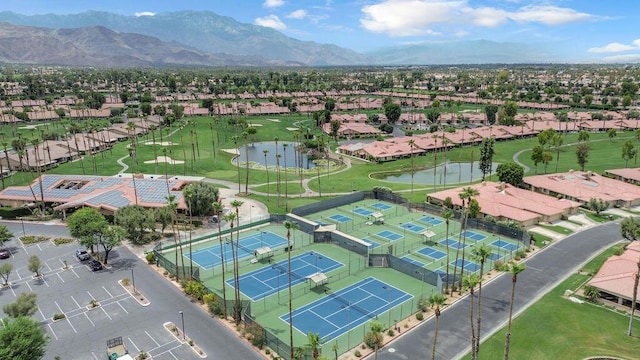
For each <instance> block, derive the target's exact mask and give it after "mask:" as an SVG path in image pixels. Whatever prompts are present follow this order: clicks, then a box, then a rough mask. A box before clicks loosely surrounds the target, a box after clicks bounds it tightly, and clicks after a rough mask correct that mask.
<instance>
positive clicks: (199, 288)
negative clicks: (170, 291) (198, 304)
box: [184, 280, 205, 300]
mask: <svg viewBox="0 0 640 360" xmlns="http://www.w3.org/2000/svg"><path fill="white" fill-rule="evenodd" d="M184 292H185V293H186V294H187V295H191V296H193V297H194V298H196V299H198V300H202V297H203V296H204V294H205V287H204V285H202V283H200V282H198V281H196V280H189V281H187V282H186V283H185V285H184Z"/></svg>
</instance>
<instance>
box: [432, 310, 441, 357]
mask: <svg viewBox="0 0 640 360" xmlns="http://www.w3.org/2000/svg"><path fill="white" fill-rule="evenodd" d="M435 316H436V324H435V331H434V334H433V349H432V350H431V360H436V345H437V344H438V326H439V325H440V307H436V308H435Z"/></svg>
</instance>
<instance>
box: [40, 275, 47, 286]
mask: <svg viewBox="0 0 640 360" xmlns="http://www.w3.org/2000/svg"><path fill="white" fill-rule="evenodd" d="M40 279H42V282H43V283H44V284H45V285H47V287H49V283H47V280H45V278H44V274H40Z"/></svg>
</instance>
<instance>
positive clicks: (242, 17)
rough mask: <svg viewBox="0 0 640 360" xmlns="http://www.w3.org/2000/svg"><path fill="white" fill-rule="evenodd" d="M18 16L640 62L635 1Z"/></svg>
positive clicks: (218, 3) (280, 1)
mask: <svg viewBox="0 0 640 360" xmlns="http://www.w3.org/2000/svg"><path fill="white" fill-rule="evenodd" d="M3 10H10V11H14V12H17V13H21V14H45V13H58V14H67V13H78V12H82V11H86V10H103V11H110V12H114V13H118V14H122V15H134V14H148V15H151V14H154V13H160V12H169V11H180V10H210V11H213V12H215V13H217V14H220V15H226V16H230V17H233V18H234V19H236V20H237V21H240V22H244V23H252V24H257V25H262V26H269V27H272V28H275V29H277V30H279V31H281V32H282V33H284V34H286V35H288V36H291V37H294V38H297V39H301V40H311V41H316V42H320V43H332V44H336V45H339V46H343V47H347V48H350V49H353V50H356V51H367V50H371V49H374V48H379V47H387V46H394V45H404V44H421V43H433V42H450V41H464V40H480V39H484V40H493V41H498V42H519V43H529V44H541V45H542V44H544V45H545V46H547V47H551V48H554V49H555V51H557V53H558V56H559V57H560V56H562V57H564V58H569V59H572V60H591V61H634V62H635V61H640V26H638V23H639V20H640V1H637V0H180V1H178V0H136V1H132V0H109V1H100V0H98V1H95V0H94V1H89V0H2V2H1V3H0V11H3Z"/></svg>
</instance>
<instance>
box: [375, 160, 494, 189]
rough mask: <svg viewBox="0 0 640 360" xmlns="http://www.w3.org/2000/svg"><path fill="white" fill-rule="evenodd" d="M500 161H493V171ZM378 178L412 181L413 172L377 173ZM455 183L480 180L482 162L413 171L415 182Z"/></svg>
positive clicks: (458, 163) (407, 182) (408, 182)
mask: <svg viewBox="0 0 640 360" xmlns="http://www.w3.org/2000/svg"><path fill="white" fill-rule="evenodd" d="M498 164H499V163H493V166H492V167H491V170H492V173H495V171H496V167H497V166H498ZM374 177H375V178H376V179H380V180H384V181H390V182H397V183H406V184H410V183H411V173H410V172H408V173H402V174H392V175H387V174H375V175H374ZM434 179H435V184H436V185H444V184H454V183H468V182H474V181H479V180H481V179H482V171H480V163H479V162H474V163H473V166H472V163H466V162H454V163H447V164H443V165H439V166H437V167H436V169H435V175H434V171H433V169H426V170H420V171H416V172H414V173H413V183H414V184H426V185H432V184H433V183H434Z"/></svg>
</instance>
